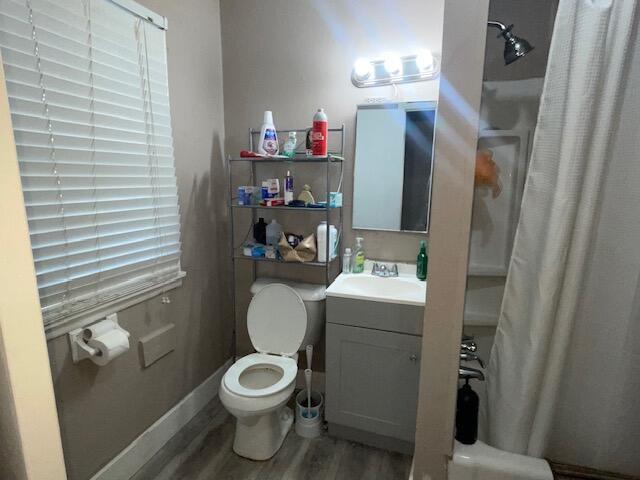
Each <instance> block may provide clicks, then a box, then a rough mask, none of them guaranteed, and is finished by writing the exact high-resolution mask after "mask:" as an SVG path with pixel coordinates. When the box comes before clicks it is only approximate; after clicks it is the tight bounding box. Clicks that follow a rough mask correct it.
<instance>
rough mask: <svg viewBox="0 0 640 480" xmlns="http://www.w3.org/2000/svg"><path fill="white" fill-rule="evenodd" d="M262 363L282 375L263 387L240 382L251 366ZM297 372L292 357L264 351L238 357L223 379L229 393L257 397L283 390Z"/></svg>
mask: <svg viewBox="0 0 640 480" xmlns="http://www.w3.org/2000/svg"><path fill="white" fill-rule="evenodd" d="M259 365H261V366H262V365H263V366H265V367H267V368H274V369H277V370H279V371H282V376H281V377H280V379H279V380H278V381H277V382H275V383H274V384H273V385H269V386H268V387H265V388H259V389H253V388H247V387H245V386H243V385H242V384H241V383H240V376H241V375H242V374H243V372H244V371H245V370H247V369H248V368H251V367H256V366H259ZM297 374H298V365H297V363H296V361H295V360H294V359H293V358H290V357H282V356H279V355H268V354H264V353H252V354H250V355H247V356H245V357H242V358H241V359H239V360H238V361H237V362H236V363H234V364H233V365H232V366H231V367H230V368H229V370H227V372H226V373H225V374H224V377H223V381H224V384H225V386H226V387H227V388H228V389H229V391H230V392H231V393H234V394H236V395H239V396H242V397H248V398H258V397H266V396H268V395H273V394H276V393H278V392H281V391H282V390H285V389H286V388H287V387H289V386H290V385H291V383H292V382H294V381H295V379H296V375H297Z"/></svg>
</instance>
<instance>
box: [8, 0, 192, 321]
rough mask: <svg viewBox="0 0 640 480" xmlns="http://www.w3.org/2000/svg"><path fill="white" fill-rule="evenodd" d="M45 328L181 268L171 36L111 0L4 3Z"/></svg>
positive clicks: (162, 281)
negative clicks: (170, 77)
mask: <svg viewBox="0 0 640 480" xmlns="http://www.w3.org/2000/svg"><path fill="white" fill-rule="evenodd" d="M0 48H1V53H2V62H3V65H4V72H5V76H6V85H7V91H8V94H9V102H10V108H11V116H12V121H13V128H14V135H15V140H16V147H17V153H18V161H19V163H20V172H21V176H22V187H23V191H24V200H25V205H26V210H27V217H28V221H29V231H30V235H31V245H32V250H33V256H34V262H35V270H36V274H37V280H38V288H39V292H40V302H41V306H42V312H43V317H44V321H45V326H46V325H51V324H55V323H56V322H61V321H64V319H65V318H68V317H69V316H70V315H77V314H78V313H79V312H80V313H81V312H84V311H88V310H91V309H94V308H96V306H99V305H102V304H105V303H107V302H114V300H117V299H119V298H125V297H131V296H132V295H135V294H136V292H141V291H149V289H150V288H153V287H155V286H159V285H166V284H168V283H170V282H171V281H175V280H176V279H178V278H179V277H181V276H182V275H183V274H182V272H181V269H180V230H179V224H180V221H179V220H180V219H179V211H178V197H177V187H176V178H175V170H174V159H173V147H172V136H171V118H170V112H169V91H168V83H167V60H166V48H165V32H164V30H162V29H160V28H158V27H157V26H155V25H154V24H152V23H150V22H148V21H146V20H142V19H141V18H140V17H139V16H136V15H134V14H132V13H131V12H130V11H128V10H126V9H123V8H121V7H120V6H118V5H116V4H115V3H112V2H110V1H108V0H55V1H46V0H23V1H20V0H0Z"/></svg>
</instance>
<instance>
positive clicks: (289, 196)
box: [284, 132, 295, 205]
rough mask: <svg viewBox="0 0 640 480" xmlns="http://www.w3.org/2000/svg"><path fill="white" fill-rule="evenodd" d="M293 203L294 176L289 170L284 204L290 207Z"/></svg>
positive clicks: (285, 182) (285, 181)
mask: <svg viewBox="0 0 640 480" xmlns="http://www.w3.org/2000/svg"><path fill="white" fill-rule="evenodd" d="M293 133H295V132H293ZM291 202H293V176H292V175H291V172H290V171H289V170H287V176H286V177H284V204H285V205H289V204H290V203H291Z"/></svg>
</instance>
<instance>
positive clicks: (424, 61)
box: [416, 50, 433, 73]
mask: <svg viewBox="0 0 640 480" xmlns="http://www.w3.org/2000/svg"><path fill="white" fill-rule="evenodd" d="M416 65H417V67H418V70H420V71H421V72H423V73H425V72H430V71H431V70H433V54H432V53H431V50H421V51H420V52H419V53H418V55H416Z"/></svg>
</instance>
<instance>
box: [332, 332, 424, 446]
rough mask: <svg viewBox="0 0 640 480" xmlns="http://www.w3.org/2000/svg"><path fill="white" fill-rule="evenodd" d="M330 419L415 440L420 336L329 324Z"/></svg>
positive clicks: (374, 431) (391, 435) (337, 422)
mask: <svg viewBox="0 0 640 480" xmlns="http://www.w3.org/2000/svg"><path fill="white" fill-rule="evenodd" d="M326 339H327V351H326V355H327V356H326V358H327V360H326V366H327V371H326V382H327V384H326V393H327V404H326V417H327V421H329V422H330V423H335V424H339V425H344V426H348V427H353V428H357V429H360V430H364V431H369V432H373V433H376V434H379V435H385V436H388V437H393V438H397V439H402V440H406V441H410V442H413V441H414V436H415V419H416V409H417V404H418V382H419V374H420V347H421V338H420V337H417V336H414V335H405V334H399V333H391V332H382V331H379V330H371V329H366V328H359V327H352V326H346V325H336V324H331V323H330V324H327V336H326Z"/></svg>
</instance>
